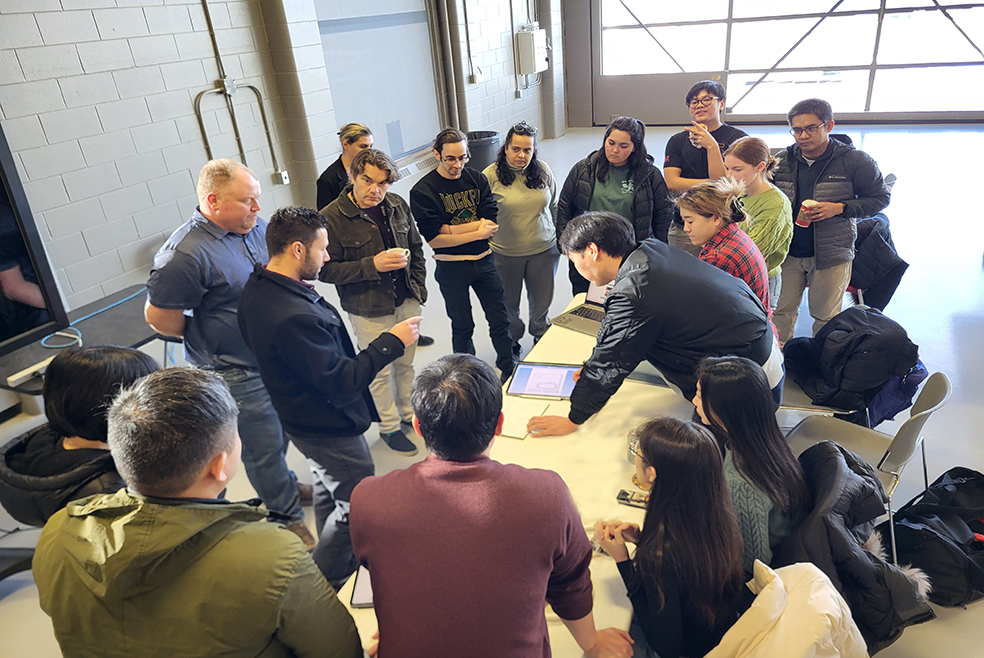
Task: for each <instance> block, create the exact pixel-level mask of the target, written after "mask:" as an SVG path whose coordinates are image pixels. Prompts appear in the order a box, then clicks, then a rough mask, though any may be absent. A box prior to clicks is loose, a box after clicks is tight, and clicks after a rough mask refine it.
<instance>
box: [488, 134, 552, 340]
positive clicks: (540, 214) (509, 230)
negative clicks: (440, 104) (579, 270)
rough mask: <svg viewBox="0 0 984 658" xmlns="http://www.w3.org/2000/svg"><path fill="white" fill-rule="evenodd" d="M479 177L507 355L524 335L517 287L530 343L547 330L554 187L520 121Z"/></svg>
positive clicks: (533, 138)
mask: <svg viewBox="0 0 984 658" xmlns="http://www.w3.org/2000/svg"><path fill="white" fill-rule="evenodd" d="M482 173H484V174H485V177H486V178H488V179H489V185H490V186H491V187H492V196H494V197H495V201H496V205H497V206H498V208H499V216H498V218H497V219H496V221H497V222H498V223H499V230H498V231H497V232H496V234H495V235H493V236H492V238H491V239H490V240H489V246H490V247H491V248H492V253H493V255H494V257H495V266H496V268H497V269H498V270H499V276H500V277H502V287H503V288H504V289H505V292H506V310H507V311H508V312H509V335H510V337H511V338H512V342H513V352H514V353H515V354H517V355H518V354H519V353H520V347H519V341H520V339H521V338H522V337H523V333H524V332H525V331H526V327H524V326H523V320H522V318H521V317H520V314H519V300H520V297H521V296H522V292H523V286H524V284H525V286H526V295H527V297H528V301H529V332H530V335H532V336H533V342H534V343H535V342H536V341H538V340H540V337H541V336H543V334H544V333H545V332H546V331H547V328H548V327H549V326H550V322H549V321H547V313H548V312H549V311H550V302H552V301H553V293H554V279H555V278H556V275H557V262H558V261H559V260H560V252H559V251H558V250H557V230H556V222H555V220H554V218H555V217H556V216H557V183H556V181H555V180H554V176H553V172H552V171H550V167H548V166H547V163H545V162H542V161H541V160H540V159H539V158H538V157H537V153H536V128H534V127H532V126H530V125H529V124H527V123H526V122H525V121H521V122H520V123H517V124H516V125H514V126H513V127H511V128H510V129H509V131H508V132H507V133H506V141H505V143H504V144H503V145H502V148H500V149H499V156H498V158H497V159H496V161H495V162H493V163H492V164H490V165H489V166H488V167H486V169H485V171H483V172H482Z"/></svg>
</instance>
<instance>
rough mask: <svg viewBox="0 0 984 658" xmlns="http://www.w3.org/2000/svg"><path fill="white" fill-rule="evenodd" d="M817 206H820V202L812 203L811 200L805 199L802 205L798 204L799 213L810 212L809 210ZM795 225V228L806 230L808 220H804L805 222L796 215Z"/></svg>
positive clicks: (808, 223)
mask: <svg viewBox="0 0 984 658" xmlns="http://www.w3.org/2000/svg"><path fill="white" fill-rule="evenodd" d="M817 205H820V202H819V201H814V200H813V199H805V200H804V201H803V203H801V204H800V211H801V212H810V211H811V210H813V206H817ZM796 225H797V226H802V227H803V228H806V227H807V226H809V225H810V220H808V219H805V220H804V219H800V215H797V216H796Z"/></svg>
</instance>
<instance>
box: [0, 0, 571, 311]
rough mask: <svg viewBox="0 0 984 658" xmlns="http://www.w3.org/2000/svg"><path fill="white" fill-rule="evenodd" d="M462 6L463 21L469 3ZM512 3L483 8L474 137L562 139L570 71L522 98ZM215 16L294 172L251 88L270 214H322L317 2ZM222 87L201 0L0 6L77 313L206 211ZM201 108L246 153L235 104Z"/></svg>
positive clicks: (478, 6) (222, 40) (249, 5)
mask: <svg viewBox="0 0 984 658" xmlns="http://www.w3.org/2000/svg"><path fill="white" fill-rule="evenodd" d="M453 1H454V2H456V3H457V10H458V16H459V18H461V17H462V9H463V6H462V0H453ZM510 3H512V10H513V23H514V25H515V26H516V27H517V28H518V27H519V26H520V25H522V24H523V23H525V22H526V0H469V3H468V12H469V24H470V32H471V36H472V55H473V59H474V61H475V63H476V65H477V66H481V67H482V70H483V72H484V73H485V81H484V82H482V83H479V84H475V85H470V84H466V83H465V82H466V81H461V83H460V84H459V89H461V90H463V91H462V97H461V100H463V101H464V102H463V103H462V110H463V112H462V122H461V124H462V127H463V128H464V129H467V130H497V131H499V132H504V131H505V130H507V129H508V127H509V126H510V125H511V124H513V123H515V122H516V121H519V120H521V119H525V120H527V121H532V122H534V123H536V124H537V125H540V126H543V117H544V115H547V117H548V118H549V119H551V120H552V121H553V125H554V129H558V128H559V132H556V133H555V134H562V132H563V121H562V120H561V121H559V122H558V121H557V118H558V110H559V111H560V112H561V115H560V116H561V117H562V107H563V93H562V91H561V90H562V85H563V77H562V72H561V71H559V70H558V71H557V72H556V73H554V72H553V71H548V72H547V74H546V75H545V83H546V82H547V80H546V77H547V76H551V75H552V77H553V78H554V80H559V81H560V88H559V89H556V90H554V91H549V90H548V92H547V93H543V90H544V88H545V87H543V86H541V87H534V88H533V89H531V90H529V91H527V92H526V93H525V95H524V97H523V98H521V99H517V98H516V97H515V89H516V85H517V78H516V76H515V70H514V65H515V64H514V57H515V55H514V45H513V40H512V29H511V28H510ZM208 6H209V10H210V12H211V16H212V22H213V26H214V28H215V33H216V39H217V41H218V44H219V49H220V52H221V55H222V61H223V65H224V67H225V70H226V75H227V76H230V77H232V78H235V79H236V80H237V82H239V83H248V84H252V85H255V86H256V87H258V88H259V89H260V91H261V92H262V95H263V102H264V107H265V110H266V113H267V118H268V120H269V123H270V130H271V134H272V137H273V141H274V149H275V151H276V156H277V159H278V161H279V164H280V166H281V168H284V169H287V171H288V172H289V173H290V178H291V184H290V185H289V186H283V185H279V184H277V182H276V179H275V176H274V174H275V172H274V168H273V158H272V157H271V153H270V150H269V148H268V146H267V140H266V136H265V134H264V130H263V125H262V123H261V121H260V113H259V108H258V106H257V104H256V101H255V96H254V94H253V93H252V92H250V91H248V90H241V91H239V92H237V93H236V94H235V96H234V97H233V98H234V103H235V107H236V113H237V119H238V121H239V128H240V132H241V135H242V140H243V144H244V150H245V153H246V159H247V164H248V165H249V166H250V167H251V168H252V169H253V170H254V171H255V172H256V173H257V175H258V177H259V178H260V182H261V184H262V186H263V191H264V194H263V197H262V198H261V204H262V205H263V207H264V210H263V214H264V215H268V214H269V212H271V211H272V210H273V209H275V208H276V207H278V206H281V205H286V204H291V203H297V204H307V205H311V204H313V202H314V196H315V191H314V190H315V181H316V180H317V177H318V174H319V173H320V171H321V170H323V169H324V167H326V166H327V165H328V164H330V163H331V161H332V160H334V158H335V157H337V153H338V150H339V147H338V140H337V137H336V136H335V131H336V130H337V129H338V126H337V125H336V123H335V118H334V112H333V111H332V101H331V91H330V89H329V84H328V75H327V71H326V70H325V64H324V56H323V53H322V50H321V44H320V35H319V31H318V26H317V17H316V14H315V9H314V0H262V1H260V0H229V1H226V2H220V1H218V0H210V1H209V3H208ZM541 12H542V13H543V14H544V15H545V16H549V22H550V23H552V26H559V24H560V6H559V2H557V0H549V1H548V0H541ZM461 22H463V18H461ZM544 22H547V21H544ZM459 27H460V28H463V24H462V25H460V26H459ZM460 32H461V39H462V40H463V39H464V30H463V29H460ZM555 33H556V36H555V37H554V38H555V39H558V40H559V38H560V36H559V35H560V30H559V29H556V30H555ZM457 46H458V47H459V48H460V51H459V52H460V58H462V59H464V58H465V53H466V50H467V49H466V48H465V47H464V43H463V41H461V42H459V43H458V44H457ZM555 46H556V47H557V48H556V50H555V58H556V59H557V60H558V61H559V59H560V57H559V44H555ZM369 52H371V49H370V51H369ZM457 54H458V53H456V55H457ZM408 55H412V53H410V54H408ZM463 70H465V71H467V63H465V66H464V67H463ZM465 75H467V72H466V73H465ZM218 78H219V73H218V67H217V64H216V60H215V57H214V53H213V50H212V44H211V40H210V38H209V34H208V29H207V25H206V21H205V12H204V10H203V8H202V4H201V2H200V0H0V122H2V125H3V129H4V133H5V135H6V137H7V140H8V142H9V143H10V147H11V151H12V152H13V156H14V161H15V164H16V167H17V171H18V174H19V175H20V178H21V182H22V183H23V184H24V188H25V191H26V193H27V197H28V201H29V202H30V205H31V210H32V212H33V213H34V220H35V222H36V224H37V227H38V231H39V233H40V234H41V236H42V240H43V241H44V244H45V248H46V250H47V253H48V259H49V261H50V263H51V267H52V269H53V270H54V272H55V276H56V279H57V281H58V285H59V287H60V290H61V293H62V296H63V299H64V301H65V303H66V306H67V307H68V308H69V309H72V308H77V307H79V306H81V305H83V304H86V303H89V302H92V301H95V300H98V299H100V298H102V297H104V296H105V295H108V294H110V293H113V292H116V291H118V290H120V289H123V288H125V287H127V286H130V285H133V284H141V283H144V282H145V281H146V279H147V275H148V272H149V269H150V264H151V260H152V257H153V254H154V252H155V251H156V250H157V248H158V247H159V246H160V245H161V244H162V243H163V241H164V240H165V239H166V237H167V236H168V235H169V234H170V233H171V231H173V229H174V228H175V227H176V226H178V225H179V224H181V223H182V222H183V221H184V220H185V219H187V217H188V216H189V215H190V213H191V212H192V210H193V209H194V207H195V205H196V203H197V199H196V197H195V181H196V178H197V175H198V171H199V169H200V168H201V166H202V164H203V163H204V162H205V160H206V152H205V147H204V141H203V138H202V132H201V129H200V128H199V125H198V121H197V119H196V117H195V113H194V108H193V101H194V98H195V96H196V95H197V94H198V93H200V92H202V91H204V90H208V89H214V88H215V83H216V80H217V79H218ZM386 102H393V99H386ZM543 102H545V103H547V104H548V106H549V107H548V108H545V109H544V111H543V112H541V105H542V103H543ZM202 107H203V110H204V112H203V115H204V122H205V130H206V132H207V134H208V136H209V139H210V142H211V146H212V154H213V157H232V158H235V159H238V158H239V151H238V148H237V146H236V143H235V139H234V136H233V127H232V121H231V118H230V115H229V112H228V110H227V109H226V106H225V103H224V100H223V98H222V96H221V95H219V94H214V93H213V94H207V95H206V96H205V97H204V99H203V102H202ZM558 123H559V126H558ZM548 136H554V134H549V133H548Z"/></svg>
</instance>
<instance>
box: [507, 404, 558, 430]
mask: <svg viewBox="0 0 984 658" xmlns="http://www.w3.org/2000/svg"><path fill="white" fill-rule="evenodd" d="M550 404H551V403H550V402H548V401H546V400H536V399H533V398H518V397H510V398H508V402H507V403H506V405H504V407H503V409H502V414H503V416H504V417H505V419H504V421H503V423H502V436H508V437H511V438H514V439H525V438H526V437H527V436H529V432H527V431H526V424H527V423H528V422H529V421H530V418H533V416H543V415H546V413H547V412H548V411H549V410H550Z"/></svg>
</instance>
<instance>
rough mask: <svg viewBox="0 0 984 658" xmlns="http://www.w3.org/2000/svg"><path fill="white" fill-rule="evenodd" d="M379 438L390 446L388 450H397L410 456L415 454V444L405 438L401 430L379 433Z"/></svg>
mask: <svg viewBox="0 0 984 658" xmlns="http://www.w3.org/2000/svg"><path fill="white" fill-rule="evenodd" d="M379 438H381V439H382V440H383V442H384V443H385V444H386V445H388V446H389V447H390V450H392V451H394V452H398V453H400V454H401V455H406V456H407V457H411V456H413V455H416V454H417V446H415V445H414V444H413V441H411V440H410V439H408V438H407V435H406V434H404V433H403V432H402V431H401V430H396V431H395V432H389V433H386V434H384V433H383V432H380V433H379Z"/></svg>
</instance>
